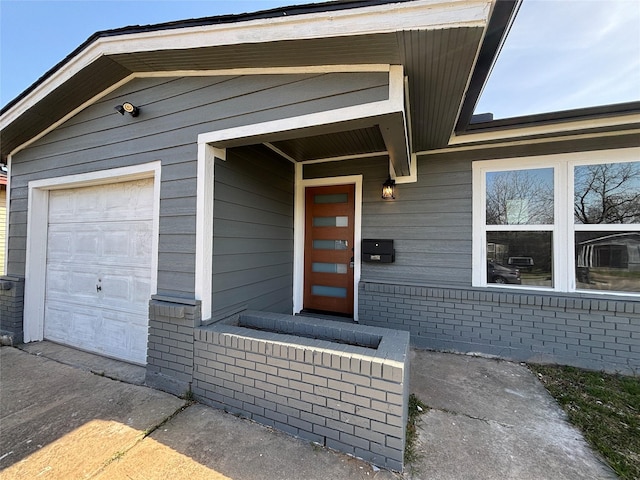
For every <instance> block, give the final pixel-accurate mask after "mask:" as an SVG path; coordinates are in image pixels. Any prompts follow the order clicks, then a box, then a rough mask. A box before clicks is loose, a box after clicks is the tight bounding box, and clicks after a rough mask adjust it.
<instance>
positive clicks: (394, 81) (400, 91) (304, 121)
mask: <svg viewBox="0 0 640 480" xmlns="http://www.w3.org/2000/svg"><path fill="white" fill-rule="evenodd" d="M403 85H404V80H403V67H402V66H400V65H391V66H390V67H389V99H388V100H380V101H377V102H371V103H366V104H362V105H354V106H352V107H344V108H337V109H334V110H327V111H324V112H317V113H310V114H307V115H300V116H297V117H288V118H283V119H278V120H272V121H269V122H262V123H254V124H251V125H242V126H240V127H233V128H228V129H224V130H217V131H214V132H207V133H201V134H200V135H198V143H210V144H212V145H216V146H219V147H221V148H224V147H225V145H224V142H225V141H237V140H242V139H251V138H255V137H260V136H262V135H268V134H270V133H276V132H287V131H293V130H302V129H304V128H308V127H317V126H322V125H330V124H335V123H340V122H347V121H351V120H360V119H366V118H375V117H381V116H384V115H388V114H392V113H403V112H404V100H403V99H404V86H403Z"/></svg>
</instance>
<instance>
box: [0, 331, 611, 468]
mask: <svg viewBox="0 0 640 480" xmlns="http://www.w3.org/2000/svg"><path fill="white" fill-rule="evenodd" d="M22 348H24V349H26V350H28V351H22V350H19V349H16V348H12V347H2V348H1V349H0V381H1V387H2V388H1V390H0V407H1V411H0V428H1V432H0V469H1V472H0V476H1V477H2V478H3V479H14V478H16V479H21V478H25V479H27V478H29V479H31V478H43V479H53V478H56V479H75V478H99V479H182V478H187V479H189V480H199V479H213V480H217V479H233V480H257V479H283V480H286V479H299V480H308V479H309V480H312V479H340V480H350V479H363V478H375V479H379V480H385V479H398V478H407V479H409V478H410V479H466V478H468V479H528V478H530V479H534V478H535V479H545V478H548V479H554V480H555V479H583V478H615V475H614V474H613V473H612V472H611V470H610V469H609V468H608V467H606V466H605V465H604V464H603V463H602V462H601V461H600V460H599V459H598V457H597V456H596V455H594V453H593V452H592V451H591V450H590V449H589V448H588V446H587V445H586V444H585V442H584V440H583V439H582V436H581V435H580V433H579V432H578V431H577V430H575V429H573V428H572V427H571V426H570V425H568V423H567V422H566V419H565V417H564V414H563V413H562V411H561V410H560V409H559V408H558V407H557V406H556V404H555V403H554V402H553V400H552V399H551V398H550V397H549V395H548V394H547V393H546V391H545V390H544V388H543V387H542V386H541V385H540V383H539V382H538V381H537V379H536V378H535V377H534V376H533V375H532V374H531V373H530V372H529V371H528V370H527V369H526V367H524V366H522V365H519V364H514V363H509V362H500V361H494V360H487V359H482V358H474V357H469V356H459V355H451V354H443V353H434V352H423V351H413V352H412V359H411V361H412V365H411V391H412V392H414V393H415V394H416V395H418V397H419V398H420V399H421V400H422V401H423V402H424V403H426V404H427V405H429V406H430V407H432V408H431V409H430V410H428V411H427V412H426V413H425V414H424V415H423V416H422V417H421V421H420V425H419V432H420V434H419V439H418V450H419V454H420V455H419V460H418V461H417V462H416V463H415V464H414V465H412V466H411V467H410V468H409V469H408V470H407V471H406V472H405V473H404V475H400V474H397V473H393V472H388V471H385V470H379V469H376V468H374V467H372V466H370V465H368V464H366V463H365V462H362V461H360V460H357V459H355V458H352V457H348V456H346V455H341V454H338V453H335V452H331V451H328V450H325V449H324V448H320V447H317V446H315V445H312V444H310V443H308V442H304V441H301V440H299V439H295V438H292V437H289V436H287V435H285V434H282V433H280V432H277V431H274V430H272V429H269V428H265V427H263V426H260V425H258V424H256V423H253V422H250V421H246V420H243V419H239V418H236V417H234V416H232V415H229V414H226V413H224V412H221V411H218V410H215V409H211V408H208V407H205V406H203V405H198V404H189V403H188V402H186V401H185V400H183V399H180V398H177V397H174V396H172V395H169V394H166V393H163V392H158V391H156V390H153V389H150V388H147V387H144V386H141V385H135V383H140V381H141V379H142V378H143V376H142V374H143V369H141V367H133V366H129V365H127V364H122V363H121V362H114V361H111V360H107V359H103V358H101V357H97V356H95V355H90V354H86V353H83V352H78V351H76V350H73V349H69V348H67V347H61V346H59V345H55V344H51V343H49V342H40V343H34V344H29V345H25V346H23V347H22ZM113 378H121V379H124V380H125V381H119V380H114V379H113ZM128 382H133V383H128Z"/></svg>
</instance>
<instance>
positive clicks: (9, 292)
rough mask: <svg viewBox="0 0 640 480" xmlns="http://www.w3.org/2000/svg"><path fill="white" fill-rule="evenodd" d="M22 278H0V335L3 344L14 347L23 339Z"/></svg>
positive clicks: (10, 276) (8, 276)
mask: <svg viewBox="0 0 640 480" xmlns="http://www.w3.org/2000/svg"><path fill="white" fill-rule="evenodd" d="M23 310H24V278H23V277H15V276H12V275H7V276H3V277H0V335H1V336H2V338H3V342H4V343H8V344H11V345H15V344H18V343H22V341H23V339H24V326H23V314H22V312H23Z"/></svg>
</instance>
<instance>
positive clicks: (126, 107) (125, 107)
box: [114, 102, 140, 117]
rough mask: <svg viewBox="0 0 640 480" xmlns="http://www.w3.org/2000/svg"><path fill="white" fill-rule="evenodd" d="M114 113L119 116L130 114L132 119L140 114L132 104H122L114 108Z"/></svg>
mask: <svg viewBox="0 0 640 480" xmlns="http://www.w3.org/2000/svg"><path fill="white" fill-rule="evenodd" d="M114 108H115V109H116V111H117V112H118V113H119V114H120V115H124V114H125V112H126V113H128V114H130V115H131V116H132V117H137V116H138V114H139V113H140V108H138V107H136V106H135V105H134V104H133V103H129V102H124V103H123V104H122V105H117V106H115V107H114Z"/></svg>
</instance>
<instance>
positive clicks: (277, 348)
mask: <svg viewBox="0 0 640 480" xmlns="http://www.w3.org/2000/svg"><path fill="white" fill-rule="evenodd" d="M262 314H264V315H265V316H270V315H271V316H273V315H274V314H267V313H264V312H261V314H260V315H262ZM281 317H287V316H283V315H281ZM290 318H293V317H290ZM295 324H296V326H297V327H298V328H300V326H301V325H305V324H306V325H307V326H309V328H310V330H312V331H315V332H316V333H318V332H320V331H321V330H322V329H323V328H325V329H332V328H338V329H341V330H344V331H345V332H346V331H349V330H352V331H358V330H359V331H361V332H365V333H368V334H372V335H379V336H381V337H382V341H381V342H380V346H379V347H378V349H372V348H365V347H360V346H353V345H346V344H337V343H333V342H331V341H327V340H317V339H311V338H305V337H297V336H293V335H288V334H282V333H273V332H268V331H257V330H250V329H248V328H244V327H240V326H236V325H227V324H215V325H211V326H207V327H203V328H199V329H196V342H195V352H194V362H195V371H194V383H193V393H194V395H195V397H196V398H197V399H199V400H201V401H203V402H204V403H207V404H209V405H211V406H214V407H217V408H221V409H224V410H226V411H229V412H233V413H235V414H239V415H242V416H245V417H248V418H251V419H253V420H255V421H257V422H259V423H262V424H264V425H269V426H272V427H274V428H277V429H279V430H282V431H284V432H286V433H289V434H291V435H295V436H297V437H301V438H304V439H306V440H310V441H313V442H317V443H319V444H321V445H326V446H327V447H330V448H333V449H336V450H339V451H342V452H345V453H349V454H352V455H355V456H357V457H360V458H363V459H365V460H367V461H370V462H372V463H374V464H377V465H380V466H384V467H387V468H391V469H394V470H399V471H401V470H402V466H403V452H404V439H405V425H406V420H407V402H408V373H409V365H408V360H409V355H408V353H409V336H408V335H407V334H406V332H401V331H392V330H387V329H378V328H372V327H364V326H359V325H355V326H354V325H350V324H342V323H336V322H329V321H326V320H323V321H317V320H313V319H306V318H302V317H296V319H295ZM321 336H322V335H321ZM398 359H401V361H399V360H398Z"/></svg>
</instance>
